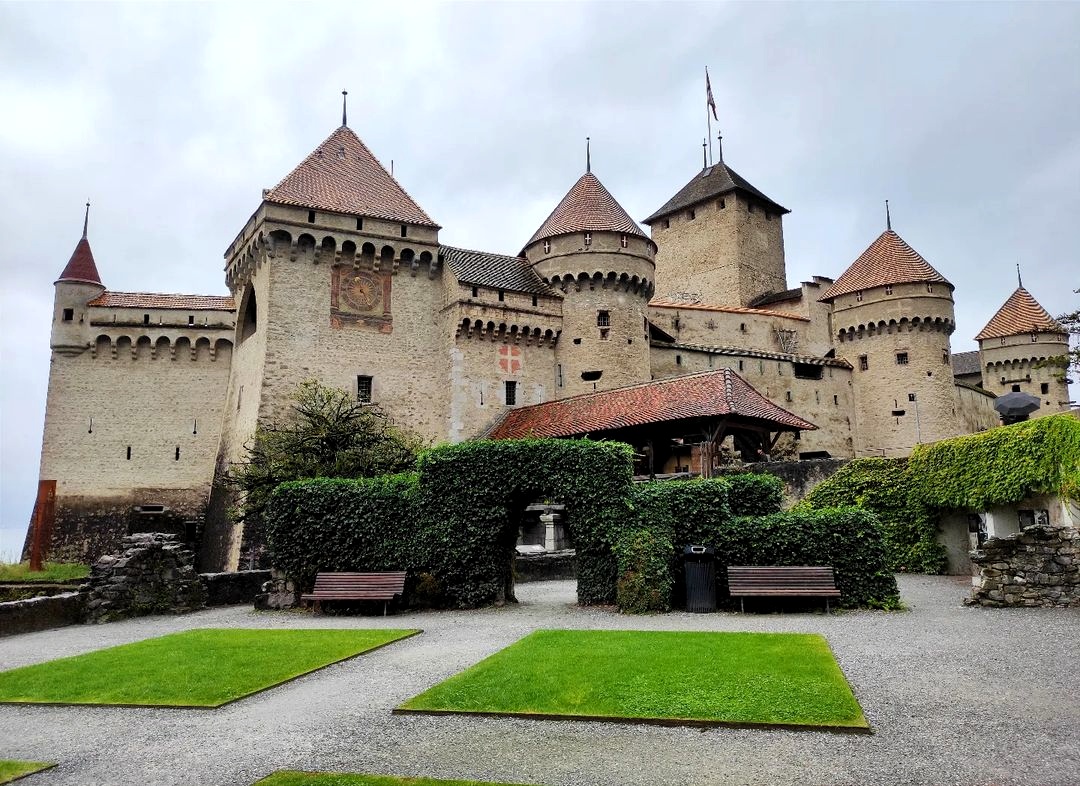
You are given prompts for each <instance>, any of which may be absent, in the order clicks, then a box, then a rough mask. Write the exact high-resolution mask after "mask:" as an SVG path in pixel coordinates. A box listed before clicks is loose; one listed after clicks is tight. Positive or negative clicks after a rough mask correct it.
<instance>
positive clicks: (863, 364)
mask: <svg viewBox="0 0 1080 786" xmlns="http://www.w3.org/2000/svg"><path fill="white" fill-rule="evenodd" d="M868 368H870V358H868V357H867V356H866V355H859V371H866V370H867V369H868Z"/></svg>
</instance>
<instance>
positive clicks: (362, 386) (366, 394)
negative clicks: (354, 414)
mask: <svg viewBox="0 0 1080 786" xmlns="http://www.w3.org/2000/svg"><path fill="white" fill-rule="evenodd" d="M371 382H372V378H371V377H367V376H363V375H357V377H356V400H357V401H359V402H360V403H361V404H370V403H371V388H372V385H371Z"/></svg>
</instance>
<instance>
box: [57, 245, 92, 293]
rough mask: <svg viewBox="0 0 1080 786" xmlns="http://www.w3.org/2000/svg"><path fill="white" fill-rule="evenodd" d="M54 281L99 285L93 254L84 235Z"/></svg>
mask: <svg viewBox="0 0 1080 786" xmlns="http://www.w3.org/2000/svg"><path fill="white" fill-rule="evenodd" d="M56 280H57V281H80V282H82V283H85V284H101V276H99V275H98V271H97V265H96V264H94V253H93V252H92V251H91V250H90V241H89V240H87V239H86V235H83V236H82V239H81V240H80V241H79V242H78V244H77V245H76V246H75V251H74V252H72V254H71V259H69V260H68V263H67V265H65V266H64V272H63V273H61V274H60V278H58V279H56Z"/></svg>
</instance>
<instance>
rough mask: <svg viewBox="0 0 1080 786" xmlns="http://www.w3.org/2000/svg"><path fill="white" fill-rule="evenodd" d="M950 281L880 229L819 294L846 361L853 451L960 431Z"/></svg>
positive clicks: (886, 449)
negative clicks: (829, 307) (851, 403)
mask: <svg viewBox="0 0 1080 786" xmlns="http://www.w3.org/2000/svg"><path fill="white" fill-rule="evenodd" d="M952 293H953V285H952V284H951V283H949V281H948V280H947V279H946V278H945V277H944V276H943V275H941V274H940V273H939V272H938V271H936V270H935V269H934V268H933V267H931V266H930V264H929V263H928V262H927V261H926V260H925V259H923V258H922V257H921V256H920V255H919V254H918V253H917V252H916V251H915V250H914V249H912V248H911V246H909V245H908V244H907V243H905V242H904V240H903V239H902V238H901V237H900V236H899V235H897V234H896V233H895V232H893V231H892V229H891V228H889V229H888V230H886V231H885V232H884V233H882V234H881V236H880V237H878V239H877V240H875V241H874V242H873V243H871V244H870V247H869V248H867V249H866V251H864V252H863V254H862V255H861V256H860V257H859V258H858V259H857V260H855V262H854V263H853V264H852V265H851V266H850V267H849V268H848V269H847V270H846V271H845V272H844V273H843V275H841V276H840V278H838V279H837V280H836V281H835V282H834V283H833V285H832V286H831V287H829V289H828V290H826V292H825V293H824V295H822V297H821V300H822V301H823V302H826V303H830V304H831V305H832V314H831V318H832V332H833V336H834V337H835V339H836V342H837V346H836V353H837V355H838V356H840V357H843V358H844V359H846V360H847V361H848V362H849V363H850V364H851V365H852V367H853V369H854V370H853V372H852V393H853V399H854V406H855V412H854V416H855V417H854V420H853V422H852V432H853V435H854V443H855V454H856V455H857V456H904V455H907V454H909V453H910V452H911V449H912V447H914V446H915V445H916V444H918V443H920V442H935V441H937V440H940V439H946V438H948V437H953V436H956V435H957V434H958V433H960V429H959V419H958V417H957V413H956V407H957V395H956V384H955V381H954V379H953V374H952V366H951V355H952V350H951V347H950V344H949V336H950V335H951V334H952V332H953V330H955V329H956V319H955V316H954V312H953V294H952Z"/></svg>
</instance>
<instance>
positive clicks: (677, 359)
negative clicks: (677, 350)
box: [675, 355, 682, 366]
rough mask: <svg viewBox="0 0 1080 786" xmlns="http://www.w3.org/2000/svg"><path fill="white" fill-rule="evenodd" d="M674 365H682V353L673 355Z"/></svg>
mask: <svg viewBox="0 0 1080 786" xmlns="http://www.w3.org/2000/svg"><path fill="white" fill-rule="evenodd" d="M675 365H676V366H681V365H682V355H676V356H675Z"/></svg>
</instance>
